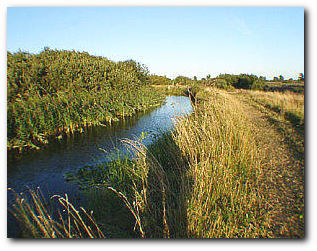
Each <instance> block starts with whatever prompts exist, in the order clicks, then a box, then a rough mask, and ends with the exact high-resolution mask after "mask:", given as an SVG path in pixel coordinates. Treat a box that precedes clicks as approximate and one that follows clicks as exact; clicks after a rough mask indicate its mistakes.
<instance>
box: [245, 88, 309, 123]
mask: <svg viewBox="0 0 317 251" xmlns="http://www.w3.org/2000/svg"><path fill="white" fill-rule="evenodd" d="M249 95H250V96H251V98H252V100H254V101H256V102H258V103H260V104H262V105H264V106H266V107H267V108H269V109H272V110H274V111H275V112H278V113H279V114H280V115H281V116H282V117H283V118H284V119H286V120H288V121H290V122H291V123H293V124H295V125H304V114H305V102H304V95H303V94H298V93H294V92H285V93H281V92H261V91H253V92H250V93H249Z"/></svg>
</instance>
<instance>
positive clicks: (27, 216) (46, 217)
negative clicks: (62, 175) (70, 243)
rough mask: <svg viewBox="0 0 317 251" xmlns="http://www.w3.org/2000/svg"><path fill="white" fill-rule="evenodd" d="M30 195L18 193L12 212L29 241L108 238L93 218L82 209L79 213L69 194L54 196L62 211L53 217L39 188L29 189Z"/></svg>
mask: <svg viewBox="0 0 317 251" xmlns="http://www.w3.org/2000/svg"><path fill="white" fill-rule="evenodd" d="M11 191H12V190H11ZM13 192H14V191H13ZM29 195H30V196H29V198H27V196H25V195H23V194H17V193H15V203H14V204H12V211H11V212H12V214H13V215H14V216H15V217H16V219H17V220H18V221H19V222H20V223H21V226H22V228H24V232H26V234H27V235H28V236H29V237H30V238H105V236H104V234H103V233H102V231H101V230H100V228H99V227H98V225H97V224H96V222H95V220H94V218H93V217H92V215H91V214H89V213H87V212H86V210H85V209H84V208H82V207H81V208H80V211H78V210H77V209H76V208H75V207H74V206H73V204H72V203H71V202H70V201H69V200H68V196H67V194H65V197H61V196H57V195H56V196H53V198H56V199H57V201H58V203H59V206H61V209H62V210H61V211H60V210H58V212H57V214H58V217H54V216H53V215H54V212H52V211H50V210H49V206H48V203H47V202H46V201H45V200H44V198H43V195H42V194H41V192H40V190H39V189H37V190H35V191H34V190H29ZM55 209H56V208H55ZM55 213H56V212H55ZM56 218H58V219H56Z"/></svg>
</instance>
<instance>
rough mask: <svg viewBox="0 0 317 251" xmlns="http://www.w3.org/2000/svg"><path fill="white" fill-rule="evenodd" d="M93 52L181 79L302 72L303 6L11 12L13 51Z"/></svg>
mask: <svg viewBox="0 0 317 251" xmlns="http://www.w3.org/2000/svg"><path fill="white" fill-rule="evenodd" d="M45 46H48V47H50V48H52V49H66V50H73V49H74V50H78V51H87V52H89V53H90V54H93V55H98V56H105V57H107V58H109V59H112V60H115V61H118V60H126V59H134V60H136V61H138V62H140V63H143V64H145V65H146V66H147V67H148V68H149V70H150V72H151V73H155V74H159V75H166V76H168V77H172V78H174V77H176V76H178V75H185V76H188V77H193V76H197V77H198V78H201V77H205V76H206V75H207V74H211V75H212V76H216V75H218V74H220V73H233V74H239V73H253V74H256V75H263V76H266V77H268V78H269V79H270V78H272V77H273V76H278V75H280V74H282V75H283V76H284V77H285V78H290V77H292V78H297V76H298V74H299V73H300V72H304V8H300V7H281V8H278V7H272V8H270V7H254V8H243V7H238V8H234V7H224V8H220V7H125V8H121V7H120V8H118V7H105V8H96V7H94V8H92V7H82V8H66V7H63V8H57V7H48V8H32V7H27V8H22V7H19V8H12V7H10V8H8V9H7V49H8V51H10V52H16V51H18V50H19V49H21V50H23V51H29V52H31V53H37V52H40V51H42V50H43V48H44V47H45Z"/></svg>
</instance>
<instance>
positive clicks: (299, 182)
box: [230, 92, 304, 238]
mask: <svg viewBox="0 0 317 251" xmlns="http://www.w3.org/2000/svg"><path fill="white" fill-rule="evenodd" d="M230 96H232V97H233V98H238V99H239V100H240V101H241V105H243V106H244V107H245V111H246V114H247V115H248V116H249V117H250V119H251V121H252V122H253V124H254V125H255V126H254V135H255V137H256V141H257V144H258V148H259V151H261V155H262V156H265V157H264V159H263V165H262V166H263V174H264V175H263V178H262V180H261V190H262V191H263V192H264V194H268V201H267V202H268V205H269V207H268V210H269V213H270V215H271V219H272V221H271V229H272V232H273V236H272V237H282V238H302V237H304V132H303V131H302V132H299V131H298V130H297V129H298V128H293V126H292V125H290V124H288V123H287V122H286V121H284V120H283V119H282V118H281V117H279V116H278V114H277V113H275V112H274V111H271V110H268V109H267V108H265V107H264V106H262V105H261V104H258V103H255V102H254V101H252V100H251V99H250V96H249V95H248V93H247V92H232V93H230Z"/></svg>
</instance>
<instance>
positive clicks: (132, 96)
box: [7, 48, 162, 149]
mask: <svg viewBox="0 0 317 251" xmlns="http://www.w3.org/2000/svg"><path fill="white" fill-rule="evenodd" d="M149 84H150V83H149V80H148V70H147V68H146V67H145V66H143V65H141V64H139V63H137V62H135V61H132V60H129V61H124V62H118V63H116V62H113V61H111V60H108V59H107V58H105V57H98V56H91V55H89V54H88V53H86V52H75V51H58V50H50V49H48V48H45V49H44V51H42V52H41V53H39V54H30V53H26V52H17V53H14V54H12V53H10V52H8V54H7V87H8V88H7V100H8V105H7V114H8V116H7V122H8V148H9V149H12V148H17V149H23V148H28V147H32V148H38V145H39V144H41V143H47V139H48V136H52V135H60V134H61V133H65V132H66V133H67V132H72V131H74V130H81V129H82V127H83V126H86V125H91V124H99V123H104V122H107V123H111V121H113V120H118V118H120V117H124V116H130V115H132V114H134V113H135V112H137V111H141V110H145V109H147V108H148V107H150V106H152V105H156V104H158V103H159V102H160V101H161V100H162V96H160V95H157V94H156V93H155V92H154V91H153V90H152V88H151V87H150V86H149Z"/></svg>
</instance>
